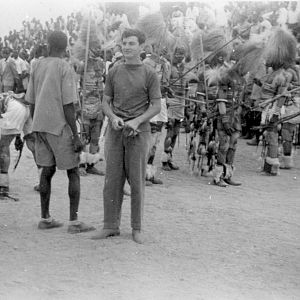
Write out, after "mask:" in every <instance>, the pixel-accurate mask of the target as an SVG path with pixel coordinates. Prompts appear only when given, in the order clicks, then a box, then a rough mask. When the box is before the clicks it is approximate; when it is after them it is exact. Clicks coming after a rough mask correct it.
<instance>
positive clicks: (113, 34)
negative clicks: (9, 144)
mask: <svg viewBox="0 0 300 300" xmlns="http://www.w3.org/2000/svg"><path fill="white" fill-rule="evenodd" d="M297 4H298V3H297V1H292V2H286V1H285V2H279V1H275V2H266V1H262V2H256V1H255V2H254V1H253V2H252V1H249V2H244V1H243V2H240V1H236V2H228V4H226V5H225V6H222V5H219V6H216V7H213V6H211V5H210V3H209V2H207V3H204V2H189V3H186V2H162V3H160V11H161V13H162V15H163V16H164V19H165V21H166V24H167V25H168V29H169V30H170V31H171V32H172V31H174V30H175V29H176V27H178V26H183V27H185V28H188V27H189V25H190V24H194V25H193V26H196V27H197V28H201V29H204V30H207V29H210V28H211V27H214V26H223V27H226V28H230V29H231V32H232V34H233V35H234V34H241V32H244V30H245V28H248V27H249V26H250V24H251V25H252V28H251V31H250V30H249V31H248V32H246V36H245V38H249V34H251V33H260V32H262V31H264V30H268V29H270V28H271V27H272V26H276V25H277V26H281V27H288V28H289V29H291V30H292V31H293V32H294V34H295V36H297V35H298V36H297V38H298V39H299V36H300V33H299V32H300V30H299V24H300V13H299V10H300V5H297ZM116 7H117V6H112V8H111V9H107V10H104V9H103V7H102V6H101V5H100V4H99V6H98V7H97V9H96V12H95V13H94V16H96V19H97V24H98V26H99V27H102V31H103V28H104V27H105V29H106V32H105V33H106V37H105V39H107V40H112V41H113V40H114V42H113V43H111V44H110V45H111V46H110V47H109V46H108V47H106V50H107V51H108V52H107V53H108V55H107V58H109V59H111V54H115V55H116V57H115V59H117V58H120V56H121V52H120V50H116V49H114V48H118V45H117V42H118V41H116V40H117V37H118V36H119V35H120V30H122V28H125V27H129V26H131V25H134V22H135V21H137V15H136V14H135V15H134V14H132V6H130V5H129V4H128V9H130V11H131V12H130V11H127V10H126V5H125V4H123V6H122V9H120V8H119V10H118V9H117V8H116ZM146 10H147V7H146ZM82 19H83V14H82V13H81V12H73V13H71V14H70V15H68V16H67V18H63V17H62V16H59V17H57V18H56V19H53V18H51V19H50V20H48V21H46V22H45V23H44V24H42V23H41V22H40V21H39V20H38V19H37V18H33V19H32V20H31V21H29V20H24V21H23V22H22V29H21V30H20V31H16V30H12V31H9V33H8V34H7V35H6V36H4V37H0V59H1V58H5V60H6V59H7V56H8V58H9V59H10V60H15V65H16V69H17V73H18V74H19V77H20V78H21V79H20V80H19V81H20V82H21V81H23V82H24V83H25V85H26V78H27V77H28V74H29V69H30V63H32V61H34V60H35V59H38V57H41V56H44V55H45V53H46V46H45V45H46V41H47V35H48V34H49V32H50V31H52V30H61V31H63V32H64V33H66V34H67V36H68V41H69V46H70V48H71V47H72V46H73V45H74V43H75V42H76V40H77V39H78V37H79V31H80V25H81V21H82ZM192 30H193V29H192V28H191V31H192ZM108 44H109V43H108ZM3 66H4V65H3V62H2V63H0V75H1V76H2V75H3ZM24 80H25V81H24ZM2 81H3V80H2ZM2 84H3V83H2Z"/></svg>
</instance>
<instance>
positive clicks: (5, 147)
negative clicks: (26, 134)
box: [0, 134, 16, 196]
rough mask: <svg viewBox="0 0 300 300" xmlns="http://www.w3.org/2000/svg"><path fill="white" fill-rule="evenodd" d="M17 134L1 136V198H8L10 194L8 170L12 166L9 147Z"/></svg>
mask: <svg viewBox="0 0 300 300" xmlns="http://www.w3.org/2000/svg"><path fill="white" fill-rule="evenodd" d="M15 136H16V135H15V134H9V135H1V138H0V172H1V173H0V196H1V195H2V196H6V195H8V192H9V177H8V169H9V165H10V150H9V146H10V144H11V142H12V140H13V139H14V138H15Z"/></svg>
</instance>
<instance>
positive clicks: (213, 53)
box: [171, 24, 253, 85]
mask: <svg viewBox="0 0 300 300" xmlns="http://www.w3.org/2000/svg"><path fill="white" fill-rule="evenodd" d="M252 26H253V24H252V25H250V26H249V27H248V28H246V29H245V30H243V31H242V32H241V33H240V34H239V35H241V34H243V33H244V32H247V31H248V30H249V29H250V28H251V27H252ZM239 35H237V36H236V37H234V38H232V39H231V40H230V41H228V42H227V43H225V44H224V45H223V46H221V47H220V48H218V49H217V50H215V51H213V52H212V53H210V54H208V55H207V56H206V57H204V58H203V59H201V60H200V61H199V62H198V63H197V64H196V65H195V66H193V67H192V68H190V69H189V70H187V71H186V72H185V73H183V74H182V75H181V76H179V77H178V78H177V79H176V80H174V81H173V82H172V83H171V85H174V83H175V82H177V81H178V80H180V79H182V78H183V77H184V76H185V75H186V74H188V73H190V72H191V71H193V70H194V69H195V68H197V67H198V66H199V65H200V64H202V63H203V62H205V61H206V60H207V59H208V58H209V57H211V56H214V55H216V54H217V53H218V52H219V51H220V50H222V49H223V48H225V47H226V46H228V45H229V44H230V43H232V42H233V41H234V40H236V39H237V38H238V37H239Z"/></svg>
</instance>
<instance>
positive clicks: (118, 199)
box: [92, 124, 145, 240]
mask: <svg viewBox="0 0 300 300" xmlns="http://www.w3.org/2000/svg"><path fill="white" fill-rule="evenodd" d="M124 151H125V150H124V145H123V134H122V131H121V130H120V131H116V130H114V129H113V128H112V127H111V125H110V124H109V125H108V127H107V132H106V136H105V146H104V155H105V161H106V171H105V182H104V188H103V207H104V225H103V229H102V230H100V231H99V232H98V233H97V234H96V235H94V236H93V237H92V239H95V240H97V239H105V238H107V237H109V236H115V235H119V234H120V229H119V226H120V221H121V207H122V202H123V196H124V193H123V190H124V184H125V180H126V177H125V170H124ZM144 180H145V178H144ZM130 185H131V182H130Z"/></svg>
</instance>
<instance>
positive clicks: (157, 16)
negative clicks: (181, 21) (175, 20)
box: [135, 13, 176, 52]
mask: <svg viewBox="0 0 300 300" xmlns="http://www.w3.org/2000/svg"><path fill="white" fill-rule="evenodd" d="M135 27H136V28H137V29H139V30H141V31H142V32H144V34H145V35H146V39H147V40H146V41H147V43H148V44H152V45H156V46H157V47H158V48H161V49H162V48H167V49H168V51H169V52H171V51H172V50H171V49H174V46H175V43H176V38H175V37H174V35H173V34H171V32H170V31H169V30H168V27H167V25H166V23H165V21H164V19H163V16H162V14H161V13H153V14H147V15H145V16H144V17H142V18H141V19H139V20H138V21H137V23H136V25H135Z"/></svg>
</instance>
